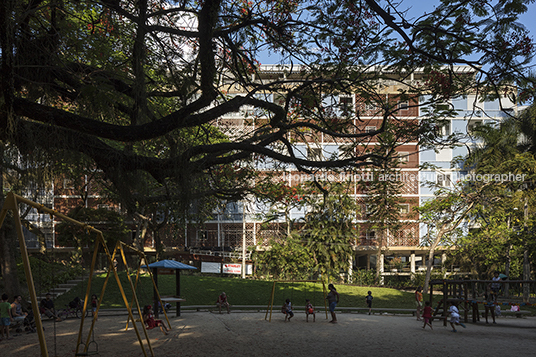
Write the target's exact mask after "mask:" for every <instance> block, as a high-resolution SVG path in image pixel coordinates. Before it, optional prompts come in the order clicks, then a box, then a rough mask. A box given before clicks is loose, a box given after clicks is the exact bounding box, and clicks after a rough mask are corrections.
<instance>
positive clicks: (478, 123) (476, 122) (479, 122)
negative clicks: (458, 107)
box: [467, 120, 482, 134]
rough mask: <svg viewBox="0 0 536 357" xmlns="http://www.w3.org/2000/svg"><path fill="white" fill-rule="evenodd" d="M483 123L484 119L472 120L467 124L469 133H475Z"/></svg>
mask: <svg viewBox="0 0 536 357" xmlns="http://www.w3.org/2000/svg"><path fill="white" fill-rule="evenodd" d="M481 125H482V120H470V121H469V123H468V124H467V133H468V134H473V133H474V131H475V129H476V128H477V127H479V126H481Z"/></svg>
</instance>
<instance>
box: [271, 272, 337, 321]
mask: <svg viewBox="0 0 536 357" xmlns="http://www.w3.org/2000/svg"><path fill="white" fill-rule="evenodd" d="M277 283H322V292H323V294H324V311H325V312H326V320H327V319H328V305H327V302H326V296H327V290H326V283H325V282H324V281H323V280H274V284H273V285H272V292H271V294H270V300H269V301H268V307H267V308H266V315H265V316H264V319H265V320H268V322H272V310H273V307H274V297H275V286H276V284H277ZM268 314H270V316H269V317H268Z"/></svg>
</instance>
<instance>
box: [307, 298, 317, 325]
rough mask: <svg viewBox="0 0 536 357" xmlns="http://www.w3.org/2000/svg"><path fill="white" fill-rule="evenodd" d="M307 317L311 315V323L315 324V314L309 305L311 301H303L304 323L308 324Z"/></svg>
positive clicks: (311, 305)
mask: <svg viewBox="0 0 536 357" xmlns="http://www.w3.org/2000/svg"><path fill="white" fill-rule="evenodd" d="M309 315H313V322H315V320H316V314H315V309H314V308H313V304H311V300H309V299H305V322H309Z"/></svg>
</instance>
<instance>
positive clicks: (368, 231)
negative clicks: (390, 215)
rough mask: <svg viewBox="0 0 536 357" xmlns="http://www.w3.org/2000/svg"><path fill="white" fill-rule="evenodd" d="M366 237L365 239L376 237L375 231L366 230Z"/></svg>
mask: <svg viewBox="0 0 536 357" xmlns="http://www.w3.org/2000/svg"><path fill="white" fill-rule="evenodd" d="M366 238H367V239H376V231H373V230H367V233H366Z"/></svg>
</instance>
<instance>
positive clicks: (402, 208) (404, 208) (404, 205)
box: [399, 203, 409, 214]
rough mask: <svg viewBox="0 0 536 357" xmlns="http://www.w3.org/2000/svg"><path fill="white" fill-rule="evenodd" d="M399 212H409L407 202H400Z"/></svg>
mask: <svg viewBox="0 0 536 357" xmlns="http://www.w3.org/2000/svg"><path fill="white" fill-rule="evenodd" d="M399 212H400V214H408V213H409V204H408V203H402V204H400V208H399Z"/></svg>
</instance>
